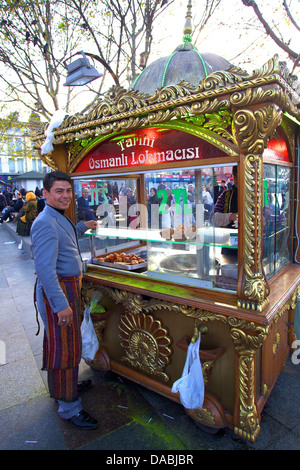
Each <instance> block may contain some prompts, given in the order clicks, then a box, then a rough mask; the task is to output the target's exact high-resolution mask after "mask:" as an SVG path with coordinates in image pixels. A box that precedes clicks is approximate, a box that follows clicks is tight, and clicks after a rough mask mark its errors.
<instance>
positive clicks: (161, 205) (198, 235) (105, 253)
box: [74, 165, 238, 291]
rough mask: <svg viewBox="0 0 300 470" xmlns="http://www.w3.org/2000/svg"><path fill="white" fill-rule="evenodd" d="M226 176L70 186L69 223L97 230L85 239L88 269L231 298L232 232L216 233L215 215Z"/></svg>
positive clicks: (228, 169) (89, 181)
mask: <svg viewBox="0 0 300 470" xmlns="http://www.w3.org/2000/svg"><path fill="white" fill-rule="evenodd" d="M235 168H236V167H235ZM232 174H233V167H232V166H226V165H223V166H220V167H218V168H216V167H201V168H195V169H188V170H180V169H179V170H172V171H164V172H157V171H153V172H147V173H146V174H144V175H140V176H138V177H134V178H128V177H124V176H123V177H117V178H116V177H114V178H113V179H110V178H109V177H105V179H103V178H95V177H92V178H91V177H90V178H78V179H76V180H75V181H74V187H75V192H76V194H77V195H79V194H82V195H81V196H79V197H78V196H77V197H76V214H77V220H78V221H80V220H90V219H94V220H97V221H98V227H97V230H96V231H95V232H88V235H90V236H91V253H90V256H89V258H90V261H91V263H93V264H96V265H99V266H102V267H104V268H108V269H121V270H126V271H130V272H131V273H137V274H139V275H142V276H148V277H151V278H155V279H163V280H166V281H170V282H177V283H179V284H186V285H191V286H197V287H203V288H209V289H214V288H216V289H226V290H232V291H236V284H237V271H238V268H237V250H238V229H237V225H236V224H234V223H231V222H230V223H229V224H228V223H227V225H225V226H221V227H219V226H217V225H216V221H217V214H216V213H215V210H216V209H215V208H216V207H217V204H216V203H217V201H219V199H218V198H219V196H220V195H221V193H222V192H223V190H224V188H223V187H222V185H221V182H222V181H223V182H224V183H225V185H224V186H225V189H228V188H231V187H232V186H233V187H234V181H233V177H232ZM236 210H237V209H236ZM85 239H86V237H85ZM81 243H83V240H81ZM84 251H87V250H84ZM174 276H175V278H174Z"/></svg>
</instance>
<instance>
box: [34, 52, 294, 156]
mask: <svg viewBox="0 0 300 470" xmlns="http://www.w3.org/2000/svg"><path fill="white" fill-rule="evenodd" d="M270 84H272V85H274V84H276V85H277V87H275V88H274V86H273V88H272V89H270V88H268V86H269V85H270ZM291 85H292V80H291V79H290V76H289V74H288V73H287V70H286V68H284V67H283V65H282V64H281V63H280V62H279V61H278V56H275V57H274V58H273V59H271V60H269V61H268V62H267V63H266V64H265V65H264V66H263V67H262V68H261V69H258V70H254V71H253V73H252V74H249V73H247V72H246V71H244V70H241V69H240V68H238V67H231V68H230V69H229V70H227V71H218V72H214V73H212V74H210V75H209V76H208V77H206V78H205V79H203V80H202V81H201V82H200V83H199V86H198V87H195V86H193V85H191V84H189V83H187V82H180V83H179V84H178V85H176V86H168V87H165V88H162V89H158V90H157V91H156V92H155V94H154V95H153V96H150V95H147V94H142V93H139V92H136V91H133V90H125V89H124V88H122V87H115V86H114V87H112V88H111V89H110V90H109V91H108V92H107V93H106V95H105V96H104V99H100V100H96V101H95V104H94V106H93V108H92V110H91V111H90V112H88V113H86V114H81V113H77V114H75V115H74V116H67V117H66V118H65V120H64V122H63V123H62V125H61V126H60V127H59V128H58V129H57V130H56V131H55V132H54V136H55V139H54V142H53V144H54V145H57V144H61V143H64V142H72V141H76V140H82V139H88V138H91V137H95V136H97V135H108V134H110V133H119V132H122V131H128V130H132V129H136V128H140V127H146V126H150V125H153V124H159V123H164V122H168V121H170V120H171V119H174V118H176V119H181V118H184V117H187V116H189V115H199V114H203V113H209V114H211V113H215V112H218V111H219V110H221V109H226V108H227V109H229V108H230V107H231V106H237V105H238V106H242V102H243V103H244V106H245V104H246V105H247V106H249V105H251V104H253V103H258V102H260V103H261V102H263V101H264V102H270V101H273V102H274V101H275V102H277V104H278V105H281V106H284V107H285V110H286V111H288V112H289V113H290V114H291V115H293V116H295V117H296V119H299V118H300V112H299V109H298V108H297V106H295V105H294V103H293V100H292V98H293V97H294V96H295V97H296V99H298V98H299V95H298V94H297V93H296V91H295V90H294V89H293V88H292V86H291ZM256 87H259V90H258V91H256V92H254V93H253V94H251V93H249V90H250V89H254V88H256ZM264 87H266V89H264ZM229 96H231V98H230V99H229ZM237 102H239V104H237ZM44 140H45V135H44V133H43V134H42V135H38V136H36V137H33V142H34V146H35V148H40V147H41V145H42V144H43V142H44ZM42 158H43V159H44V158H45V156H42Z"/></svg>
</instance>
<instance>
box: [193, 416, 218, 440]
mask: <svg viewBox="0 0 300 470" xmlns="http://www.w3.org/2000/svg"><path fill="white" fill-rule="evenodd" d="M193 421H194V423H195V424H196V426H197V428H199V429H200V430H201V431H203V432H205V434H210V435H212V436H213V435H215V434H220V435H223V434H225V429H224V428H223V427H220V428H216V427H214V428H211V427H209V426H205V425H204V424H201V423H199V422H198V421H196V420H195V419H193Z"/></svg>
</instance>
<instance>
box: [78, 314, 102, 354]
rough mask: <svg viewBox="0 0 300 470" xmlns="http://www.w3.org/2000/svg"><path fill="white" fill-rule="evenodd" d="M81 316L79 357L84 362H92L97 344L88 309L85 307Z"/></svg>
mask: <svg viewBox="0 0 300 470" xmlns="http://www.w3.org/2000/svg"><path fill="white" fill-rule="evenodd" d="M83 315H84V316H83V321H82V323H81V327H80V331H81V337H82V352H81V357H82V359H84V360H85V361H93V360H94V357H95V355H96V352H97V351H98V348H99V342H98V338H97V335H96V333H95V328H94V325H93V321H92V319H91V314H90V307H86V309H85V310H84V314H83Z"/></svg>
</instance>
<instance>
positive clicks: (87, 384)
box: [77, 379, 93, 393]
mask: <svg viewBox="0 0 300 470" xmlns="http://www.w3.org/2000/svg"><path fill="white" fill-rule="evenodd" d="M92 386H93V382H92V381H91V379H89V380H83V381H82V382H78V384H77V391H78V393H84V392H87V391H88V390H89V389H90V388H91V387H92Z"/></svg>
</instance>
